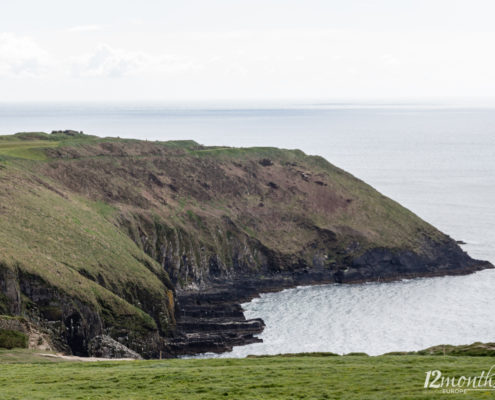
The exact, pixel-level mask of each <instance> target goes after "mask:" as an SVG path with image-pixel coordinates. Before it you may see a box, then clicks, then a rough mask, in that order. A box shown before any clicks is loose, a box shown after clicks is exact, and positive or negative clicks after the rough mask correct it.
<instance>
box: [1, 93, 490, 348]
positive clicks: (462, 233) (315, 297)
mask: <svg viewBox="0 0 495 400" xmlns="http://www.w3.org/2000/svg"><path fill="white" fill-rule="evenodd" d="M61 129H74V130H78V131H84V132H85V133H88V134H94V135H99V136H115V137H117V136H118V137H122V138H138V139H146V140H160V141H163V140H178V139H192V140H195V141H197V142H198V143H201V144H204V145H227V146H235V147H247V146H276V147H281V148H287V149H296V148H297V149H301V150H303V151H304V152H306V153H307V154H317V155H320V156H323V157H325V158H326V159H327V160H328V161H330V162H331V163H333V164H335V165H337V166H339V167H341V168H343V169H345V170H347V171H349V172H350V173H352V174H354V175H355V176H357V177H359V178H361V179H362V180H364V181H365V182H367V183H369V184H371V185H372V186H373V187H375V188H376V189H378V190H379V191H380V192H382V193H383V194H385V195H386V196H388V197H391V198H392V199H394V200H396V201H398V202H399V203H401V204H402V205H404V206H406V207H407V208H409V209H410V210H412V211H413V212H415V213H416V214H417V215H419V216H420V217H421V218H423V219H424V220H426V221H428V222H430V223H431V224H433V225H435V226H436V227H438V228H439V229H440V230H442V231H443V232H445V233H447V234H448V235H450V236H451V237H453V238H454V239H456V240H460V241H463V242H465V243H466V244H463V245H462V247H463V249H464V250H465V251H467V252H468V253H469V254H470V255H471V256H472V257H475V258H479V259H483V260H489V261H491V262H492V263H494V264H495V107H491V106H476V105H472V104H469V105H459V104H447V103H445V104H442V103H435V104H429V103H422V102H415V103H412V102H411V103H386V102H381V103H380V102H370V103H364V104H361V103H353V102H293V103H288V102H285V103H284V102H280V103H275V102H273V103H256V102H250V103H230V102H224V103H223V104H220V103H181V104H174V103H111V104H108V103H60V104H59V103H0V134H12V133H16V132H22V131H46V132H51V131H52V130H61ZM494 288H495V270H485V271H481V272H478V273H475V274H472V275H467V276H456V277H440V278H423V279H412V280H403V281H398V282H392V283H367V284H358V285H339V284H332V285H320V286H311V287H297V288H294V289H289V290H284V291H282V292H277V293H268V294H262V295H261V296H260V297H259V298H256V299H254V300H252V301H251V302H249V303H246V304H243V308H244V310H245V315H246V317H247V318H263V320H264V321H265V323H266V328H265V330H264V332H263V333H262V334H261V335H260V338H262V339H263V342H262V343H256V344H251V345H247V346H239V347H235V348H234V350H233V351H232V352H229V353H224V354H221V355H213V354H206V355H202V357H213V356H215V357H218V356H220V357H245V356H247V355H249V354H279V353H296V352H314V351H318V352H320V351H321V352H323V351H325V352H334V353H338V354H346V353H349V352H365V353H367V354H369V355H378V354H383V353H386V352H391V351H413V350H419V349H424V348H426V347H429V346H433V345H440V344H454V345H458V344H469V343H473V342H476V341H481V342H495V317H494V315H493V310H494V309H495V290H494Z"/></svg>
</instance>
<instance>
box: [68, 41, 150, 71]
mask: <svg viewBox="0 0 495 400" xmlns="http://www.w3.org/2000/svg"><path fill="white" fill-rule="evenodd" d="M149 62H150V61H149V57H148V56H147V55H146V54H143V53H140V52H126V51H123V50H118V49H114V48H112V47H110V46H108V45H106V44H101V45H99V46H98V47H97V48H96V49H95V50H94V51H93V52H92V53H90V54H87V55H84V56H81V57H79V58H77V59H75V60H74V62H73V72H74V74H75V75H76V76H89V77H111V78H116V77H121V76H126V75H132V74H134V73H136V72H139V71H141V70H142V69H143V68H144V67H145V66H146V65H148V64H149Z"/></svg>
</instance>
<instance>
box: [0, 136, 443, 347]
mask: <svg viewBox="0 0 495 400" xmlns="http://www.w3.org/2000/svg"><path fill="white" fill-rule="evenodd" d="M443 243H451V239H449V238H448V237H446V236H445V235H443V234H442V233H441V232H439V231H438V230H436V229H435V228H434V227H432V226H431V225H429V224H427V223H426V222H424V221H422V220H421V219H420V218H418V217H417V216H415V215H414V214H413V213H411V212H410V211H408V210H407V209H405V208H403V207H401V206H400V205H399V204H397V203H396V202H394V201H392V200H390V199H388V198H386V197H384V196H383V195H381V194H380V193H378V192H377V191H375V190H374V189H373V188H371V187H370V186H368V185H366V184H365V183H363V182H362V181H360V180H358V179H356V178H355V177H353V176H351V175H350V174H348V173H346V172H345V171H342V170H341V169H339V168H337V167H335V166H333V165H332V164H330V163H328V162H327V161H326V160H324V159H322V158H321V157H312V156H307V155H305V154H304V153H303V152H301V151H298V150H281V149H276V148H247V149H242V148H240V149H239V148H225V147H204V146H201V145H199V144H197V143H195V142H193V141H172V142H146V141H137V140H123V139H116V138H98V137H94V136H87V135H84V134H82V133H78V132H74V131H64V132H56V133H52V134H46V133H20V134H16V135H11V136H0V314H1V313H3V314H22V315H29V316H31V317H32V318H35V319H36V318H38V319H41V320H42V321H45V322H46V323H47V326H48V327H49V329H50V330H51V332H52V333H53V332H56V333H57V334H59V335H61V336H62V337H63V340H62V342H63V343H68V345H69V347H71V348H72V349H73V350H74V348H80V349H84V348H85V346H87V340H88V339H89V338H91V337H92V336H94V335H96V334H101V333H105V334H108V335H110V336H112V337H114V338H118V339H119V340H121V341H124V342H125V343H126V344H128V345H130V346H131V347H133V348H135V349H141V350H143V349H144V348H145V347H146V346H149V343H153V346H154V347H153V348H154V349H155V350H156V349H157V348H159V346H158V345H156V343H157V341H159V340H160V337H162V336H167V335H169V334H171V332H173V331H174V329H175V313H174V307H175V300H174V291H175V290H176V289H178V288H198V287H205V286H207V285H208V283H209V282H211V281H212V280H217V281H218V280H222V279H227V278H229V279H230V278H232V276H235V275H236V274H243V275H246V274H259V275H260V276H261V275H263V274H266V273H276V272H278V271H292V270H297V269H301V268H302V269H305V268H310V269H311V268H319V269H321V270H324V271H344V272H345V271H347V270H348V269H349V266H350V265H352V262H353V260H354V259H359V257H363V255H365V254H367V252H368V251H370V250H373V249H377V248H384V249H389V250H390V252H392V253H393V252H410V253H411V254H416V255H421V256H422V257H430V253H432V252H433V250H434V249H433V247H434V246H436V244H439V245H440V244H443ZM387 254H388V253H387ZM387 257H389V255H387ZM399 261H400V260H399ZM394 262H395V261H394ZM392 264H393V263H392ZM394 265H395V264H394ZM434 267H435V265H434V263H432V268H434ZM372 278H373V277H372ZM378 278H379V277H378ZM74 346H75V347H74ZM155 350H149V351H150V353H149V354H150V355H151V354H152V353H153V351H155ZM153 354H154V353H153Z"/></svg>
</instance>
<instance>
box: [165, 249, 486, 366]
mask: <svg viewBox="0 0 495 400" xmlns="http://www.w3.org/2000/svg"><path fill="white" fill-rule="evenodd" d="M457 249H459V248H458V247H457V246H451V245H450V243H449V244H448V245H447V246H446V249H445V250H444V252H443V254H441V256H439V259H438V260H437V262H439V263H440V262H441V261H443V262H444V264H440V265H441V266H442V267H443V268H438V265H436V266H434V267H433V266H432V265H431V264H430V265H429V264H428V262H427V260H423V259H421V257H419V256H417V255H415V254H412V253H407V252H405V253H400V252H399V253H395V254H393V253H391V252H390V251H387V250H386V249H375V250H374V251H371V252H369V253H368V254H366V255H364V256H363V257H361V258H358V259H356V260H354V261H353V262H352V263H351V264H350V265H349V266H347V267H345V268H341V269H339V270H337V271H335V270H329V269H328V268H311V269H301V270H294V271H292V272H285V273H273V274H272V275H271V276H248V275H245V276H238V277H236V278H235V279H233V280H231V281H229V282H227V283H226V282H223V283H219V282H217V283H212V284H211V286H210V287H209V288H207V289H203V290H182V291H179V292H177V293H176V299H177V303H176V320H177V330H176V332H175V334H174V337H173V338H171V339H169V340H168V341H167V345H166V347H167V356H168V357H177V356H184V355H188V356H189V355H194V354H199V353H207V352H213V353H223V352H229V351H231V350H232V348H233V346H242V345H247V344H251V343H256V342H260V341H262V340H261V339H259V338H257V337H256V335H258V334H260V333H261V332H262V331H263V329H264V327H265V324H264V321H263V320H262V319H260V318H257V319H249V320H248V319H246V318H245V317H244V314H243V311H242V307H241V304H242V303H245V302H248V301H250V300H252V299H253V298H255V297H257V296H259V294H261V293H266V292H276V291H280V290H283V289H288V288H293V287H296V286H303V285H320V284H330V283H341V284H358V283H364V282H373V281H374V282H390V281H396V280H400V279H412V278H421V277H436V276H445V275H466V274H470V273H474V272H476V271H480V270H483V269H487V268H494V267H493V265H492V264H491V263H489V262H486V261H478V260H473V259H471V258H470V257H469V256H468V255H467V254H466V253H465V252H463V251H462V250H461V251H459V250H457ZM430 263H431V260H430ZM391 265H393V266H395V268H390V266H391Z"/></svg>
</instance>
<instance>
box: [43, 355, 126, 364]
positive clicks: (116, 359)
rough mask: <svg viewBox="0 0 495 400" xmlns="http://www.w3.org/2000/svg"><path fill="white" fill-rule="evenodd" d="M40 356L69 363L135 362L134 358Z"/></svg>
mask: <svg viewBox="0 0 495 400" xmlns="http://www.w3.org/2000/svg"><path fill="white" fill-rule="evenodd" d="M40 356H42V357H48V358H57V359H62V360H67V361H84V362H95V361H135V359H133V358H102V357H78V356H66V355H64V354H61V353H57V354H50V353H41V354H40Z"/></svg>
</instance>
